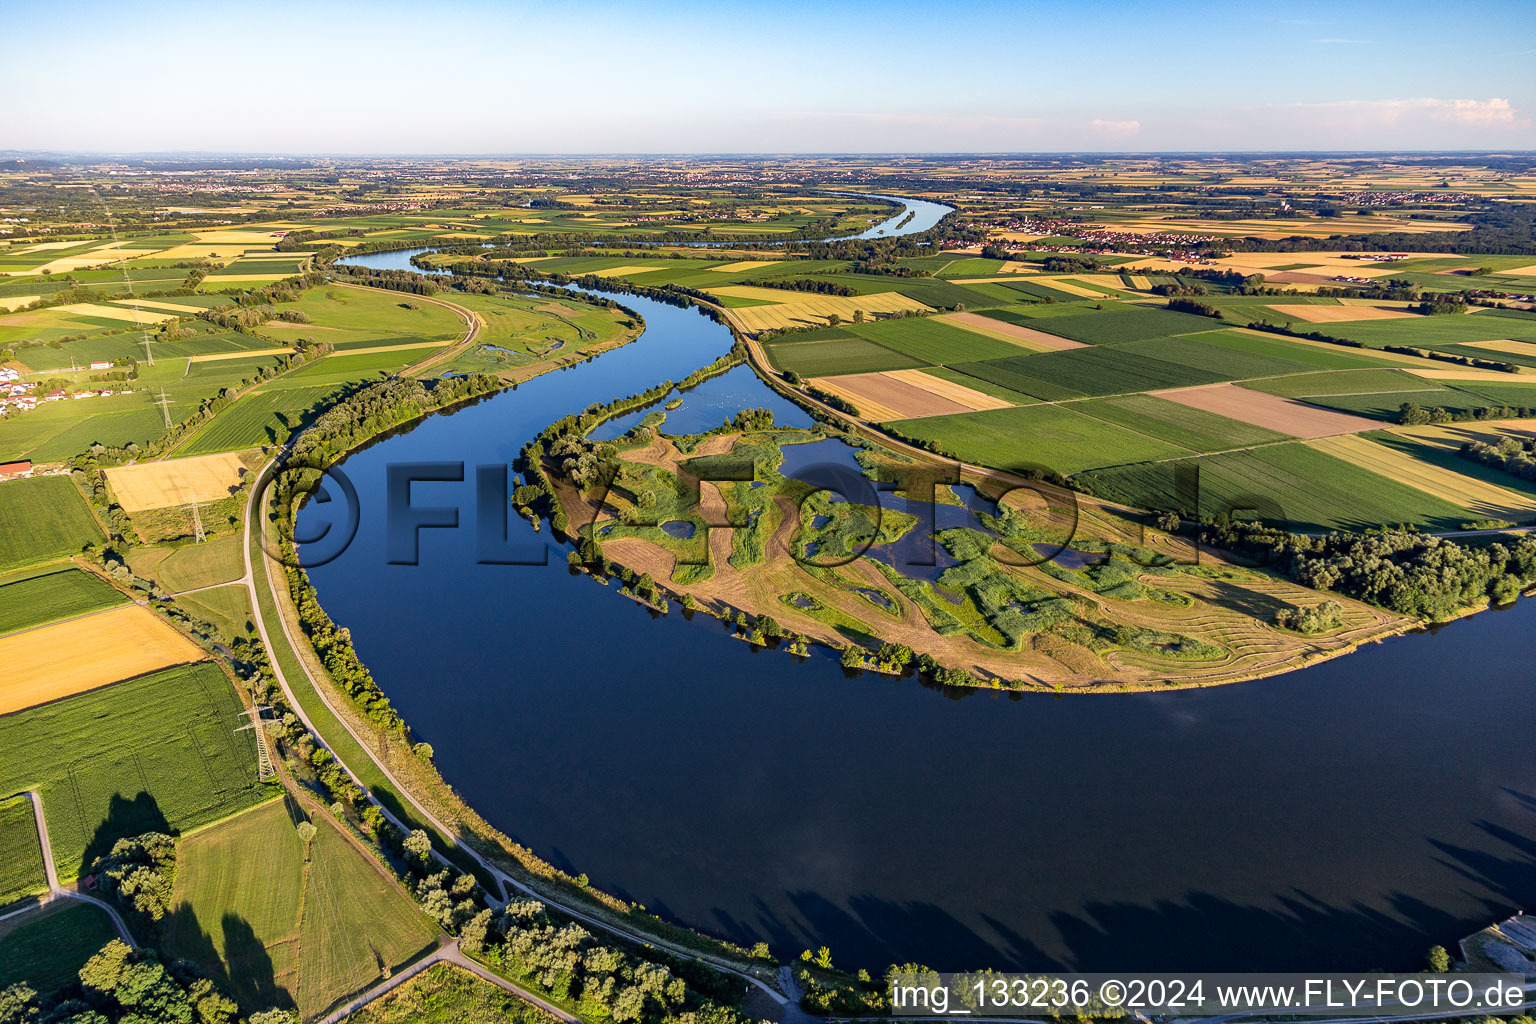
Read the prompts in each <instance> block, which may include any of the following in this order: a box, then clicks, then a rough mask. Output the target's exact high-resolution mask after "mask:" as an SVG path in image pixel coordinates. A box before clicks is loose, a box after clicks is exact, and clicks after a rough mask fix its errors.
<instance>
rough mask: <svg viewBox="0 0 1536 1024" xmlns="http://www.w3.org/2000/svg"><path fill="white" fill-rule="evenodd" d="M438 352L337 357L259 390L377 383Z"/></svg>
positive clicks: (416, 350)
mask: <svg viewBox="0 0 1536 1024" xmlns="http://www.w3.org/2000/svg"><path fill="white" fill-rule="evenodd" d="M439 351H441V346H438V347H432V348H411V349H401V350H396V351H393V352H358V353H355V354H354V353H338V354H337V355H331V356H326V357H325V358H324V359H316V360H315V361H314V362H312V363H308V364H306V365H304V366H301V367H300V368H299V369H297V370H294V371H293V372H292V373H289V374H287V375H285V376H282V377H279V378H277V379H276V380H274V381H272V382H271V383H270V384H266V385H263V387H262V390H263V391H286V390H292V389H308V388H314V387H318V386H320V385H330V386H335V385H340V384H346V383H349V382H353V381H356V382H359V383H362V382H365V381H372V380H378V379H379V378H381V377H386V376H388V375H390V374H393V373H395V372H397V371H399V370H400V369H402V368H404V367H406V366H409V365H411V364H412V363H415V362H419V361H421V360H423V359H425V358H427V356H430V355H432V354H433V353H435V352H439Z"/></svg>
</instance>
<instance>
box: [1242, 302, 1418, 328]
mask: <svg viewBox="0 0 1536 1024" xmlns="http://www.w3.org/2000/svg"><path fill="white" fill-rule="evenodd" d="M1269 308H1270V309H1272V310H1274V311H1275V312H1276V313H1279V314H1280V315H1281V316H1285V317H1294V318H1295V319H1297V320H1305V321H1306V322H1307V323H1309V324H1336V323H1343V322H1345V321H1349V320H1402V319H1404V318H1406V317H1411V316H1418V314H1417V313H1410V312H1408V311H1407V310H1406V309H1392V308H1391V307H1389V306H1306V305H1294V306H1293V305H1274V306H1270V307H1269Z"/></svg>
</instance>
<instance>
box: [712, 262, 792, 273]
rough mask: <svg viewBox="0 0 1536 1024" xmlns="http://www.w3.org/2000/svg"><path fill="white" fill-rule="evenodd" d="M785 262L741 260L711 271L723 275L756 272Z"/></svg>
mask: <svg viewBox="0 0 1536 1024" xmlns="http://www.w3.org/2000/svg"><path fill="white" fill-rule="evenodd" d="M782 262H783V260H740V261H738V262H736V263H727V264H726V265H725V266H723V267H710V268H709V269H710V270H716V271H719V272H720V273H722V274H734V273H736V272H737V271H740V270H756V269H757V268H758V267H771V266H773V265H774V264H775V263H782Z"/></svg>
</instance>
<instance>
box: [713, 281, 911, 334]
mask: <svg viewBox="0 0 1536 1024" xmlns="http://www.w3.org/2000/svg"><path fill="white" fill-rule="evenodd" d="M714 292H715V294H717V295H720V296H722V297H734V298H741V299H761V300H763V301H765V302H771V303H773V305H764V306H742V307H740V308H737V309H731V310H728V312H729V313H730V315H731V316H732V317H733V318H734V319H735V320H736V321H737V323H739V324H741V326H742V327H743V328H744V329H745V330H748V331H752V332H754V333H755V332H757V331H765V330H771V329H774V328H780V327H806V326H809V325H812V324H816V325H824V324H825V323H826V321H827V317H828V316H831V315H833V314H835V315H837V316H839V317H841V318H842V320H843V322H844V323H851V322H852V321H853V314H854V313H855V312H857V311H858V310H861V309H862V310H863V311H864V312H865V314H867V315H872V314H877V313H897V312H901V311H902V310H908V309H910V310H915V311H917V312H920V313H927V312H931V310H929V308H928V307H927V306H925V305H923V304H922V303H921V302H918V301H917V300H916V299H909V298H907V297H906V296H905V295H901V294H899V293H897V292H880V293H877V294H873V295H852V296H846V297H845V296H841V295H816V294H814V293H812V292H789V291H784V290H783V289H779V288H753V287H750V286H747V285H732V286H730V287H727V288H716V289H714Z"/></svg>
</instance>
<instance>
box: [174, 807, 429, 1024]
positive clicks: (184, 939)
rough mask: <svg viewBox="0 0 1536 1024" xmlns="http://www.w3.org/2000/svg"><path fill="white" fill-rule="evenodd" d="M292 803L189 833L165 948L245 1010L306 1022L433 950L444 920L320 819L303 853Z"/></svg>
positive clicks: (180, 850) (180, 856)
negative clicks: (288, 1012)
mask: <svg viewBox="0 0 1536 1024" xmlns="http://www.w3.org/2000/svg"><path fill="white" fill-rule="evenodd" d="M303 820H304V816H303V815H302V813H301V812H300V811H299V810H298V808H297V807H296V806H295V805H294V804H293V803H292V802H291V801H290V800H287V799H284V800H278V801H274V802H272V803H268V804H265V805H263V806H261V807H258V808H256V809H254V810H250V811H247V812H245V813H244V814H240V815H237V816H236V817H233V818H230V819H228V820H227V821H223V822H220V823H219V824H217V825H215V826H213V827H212V828H208V829H204V830H202V831H200V832H197V833H196V834H194V835H191V836H188V837H187V838H185V839H183V840H182V841H181V843H180V844H179V847H178V850H177V875H176V886H175V891H174V893H173V895H172V910H171V914H170V918H169V920H168V923H167V926H166V929H165V934H166V947H167V949H168V950H170V951H172V952H173V953H174V954H175V955H177V956H183V957H187V958H188V959H191V960H193V961H194V962H196V963H197V964H198V965H199V966H200V967H202V968H203V970H204V971H206V972H207V973H208V974H209V975H210V976H212V977H216V978H220V979H226V980H227V984H228V986H229V988H230V991H231V992H232V993H233V994H234V995H235V997H236V999H237V1000H238V1001H239V1003H240V1004H241V1006H242V1007H245V1008H248V1009H255V1008H265V1007H268V1006H273V1005H278V1006H289V1007H296V1008H297V1009H299V1010H300V1011H301V1012H302V1013H303V1015H304V1016H305V1018H306V1019H309V1018H312V1017H314V1016H317V1015H319V1014H321V1013H323V1012H324V1011H325V1010H326V1009H328V1008H329V1007H330V1006H332V1005H333V1004H334V1003H336V1002H337V1001H339V1000H341V999H343V998H345V997H347V996H349V995H352V994H354V993H356V992H358V991H361V990H362V989H365V988H367V987H368V986H370V985H371V984H373V983H374V982H376V981H377V980H378V979H379V978H380V975H381V970H384V969H387V970H390V971H393V970H398V969H399V968H400V967H401V966H403V965H404V964H406V963H409V962H410V961H411V960H414V959H415V958H416V957H418V956H420V955H421V954H422V953H424V952H426V951H427V950H429V949H431V948H433V947H435V946H436V938H437V934H438V931H437V928H436V927H435V926H434V925H433V924H432V923H431V921H430V920H428V919H427V918H426V917H425V916H424V915H423V914H421V913H420V912H419V911H418V910H417V909H416V907H415V905H414V903H413V902H412V901H411V900H410V898H409V897H407V896H406V895H405V893H404V892H402V891H401V890H400V889H399V888H398V886H397V885H396V883H395V882H394V881H393V879H392V878H389V877H388V876H386V875H385V874H384V873H383V872H382V871H381V869H380V868H379V867H378V866H377V865H376V864H374V863H373V862H372V861H371V859H370V857H369V855H368V854H365V853H364V852H363V851H362V850H360V849H358V848H357V847H355V846H353V845H352V843H351V842H350V841H349V840H348V839H346V838H345V837H343V835H342V834H341V833H340V832H339V831H337V829H336V827H335V826H334V825H332V824H330V823H329V822H328V821H326V820H324V819H320V818H317V819H315V821H314V824H315V825H316V827H317V832H316V834H315V838H314V840H313V841H312V842H311V844H310V847H309V849H308V850H307V851H306V849H305V846H304V843H303V842H302V841H301V840H300V839H299V836H298V833H297V831H296V830H295V826H296V825H297V823H298V822H299V821H303Z"/></svg>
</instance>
